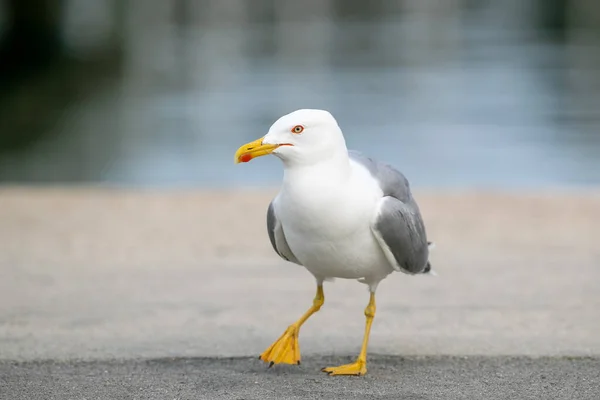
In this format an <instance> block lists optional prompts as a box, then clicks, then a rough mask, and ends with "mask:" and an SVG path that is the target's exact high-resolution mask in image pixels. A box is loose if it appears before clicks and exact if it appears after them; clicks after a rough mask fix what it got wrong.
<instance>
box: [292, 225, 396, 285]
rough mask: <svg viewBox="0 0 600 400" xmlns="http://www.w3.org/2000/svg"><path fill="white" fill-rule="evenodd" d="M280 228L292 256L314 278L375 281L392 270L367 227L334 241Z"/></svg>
mask: <svg viewBox="0 0 600 400" xmlns="http://www.w3.org/2000/svg"><path fill="white" fill-rule="evenodd" d="M284 231H285V232H286V239H287V241H288V244H289V246H290V249H291V250H292V252H293V253H294V255H295V256H296V257H297V258H298V260H299V261H300V262H301V263H302V265H303V266H304V267H305V268H306V269H307V270H309V271H310V272H311V273H312V274H313V275H315V276H317V277H321V278H346V279H362V278H364V279H365V280H366V281H378V280H380V279H382V278H384V277H385V276H387V275H388V274H390V273H391V272H392V271H393V269H392V267H391V266H390V264H389V262H388V261H387V259H386V258H385V255H384V254H383V251H382V250H381V248H380V246H379V244H378V243H377V241H376V240H375V238H374V236H373V234H372V233H371V231H370V230H369V229H368V227H367V229H361V230H360V231H357V232H355V233H354V234H353V235H349V236H346V237H343V238H339V239H335V240H334V239H328V238H324V237H317V238H315V239H314V240H312V239H307V236H306V235H300V234H298V233H297V232H295V230H294V229H293V228H289V227H288V228H287V229H286V227H285V226H284ZM288 232H289V233H288Z"/></svg>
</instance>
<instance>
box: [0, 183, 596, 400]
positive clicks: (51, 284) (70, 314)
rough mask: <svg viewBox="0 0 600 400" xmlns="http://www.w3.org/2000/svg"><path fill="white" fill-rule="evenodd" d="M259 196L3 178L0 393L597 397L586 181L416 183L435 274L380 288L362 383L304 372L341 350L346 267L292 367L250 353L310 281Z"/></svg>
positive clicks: (273, 331) (592, 234)
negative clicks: (445, 186) (8, 182)
mask: <svg viewBox="0 0 600 400" xmlns="http://www.w3.org/2000/svg"><path fill="white" fill-rule="evenodd" d="M274 193H275V192H274V191H228V192H227V191H223V192H201V191H197V192H195V191H190V192H168V193H161V192H153V191H127V190H117V189H106V188H43V189H32V188H4V189H1V190H0V360H3V361H0V398H10V399H18V398H35V397H33V396H34V395H33V394H34V393H38V396H39V394H40V393H44V391H47V393H51V394H52V396H44V397H43V398H100V399H104V398H115V397H119V396H123V397H125V398H144V399H147V398H211V399H213V398H214V399H216V398H247V399H254V398H257V399H258V398H282V397H281V396H283V398H295V397H297V398H311V397H317V396H319V397H322V396H323V394H327V393H334V392H335V393H336V395H335V396H333V395H332V396H333V397H331V396H329V395H328V397H329V398H337V397H336V396H339V398H353V396H354V397H356V398H358V397H357V396H359V395H360V394H361V393H364V394H370V396H371V397H372V398H419V399H421V398H469V397H473V396H474V397H477V396H478V395H477V393H488V392H489V393H491V394H492V395H491V397H490V396H487V395H486V396H485V398H515V397H514V396H512V397H511V393H512V394H515V393H521V394H522V395H523V396H522V397H521V398H529V397H528V396H530V397H531V398H538V397H536V396H537V395H539V394H540V393H542V394H545V395H544V396H543V397H544V398H588V397H586V396H588V395H589V393H591V392H589V391H587V389H589V390H591V391H596V393H600V389H597V388H598V387H599V385H598V375H599V373H598V371H599V370H600V335H598V332H599V331H600V318H599V317H598V309H599V307H600V246H598V240H599V239H598V238H600V224H599V223H598V221H600V194H599V193H597V192H596V193H579V194H573V193H571V194H569V193H556V192H548V193H543V194H539V193H538V194H518V195H517V194H515V195H511V194H502V193H470V192H466V193H435V192H419V191H417V192H416V193H415V195H416V197H417V200H418V201H419V203H420V205H421V209H422V212H423V214H424V217H425V220H426V224H427V227H428V234H429V237H430V238H431V239H432V240H434V241H435V242H436V244H437V247H436V249H435V250H434V251H433V254H432V256H431V259H432V263H433V266H434V269H435V270H436V271H437V273H438V275H439V276H438V277H429V276H418V277H410V276H406V275H401V274H394V275H392V276H390V277H389V278H388V279H386V280H385V281H384V282H383V283H382V284H381V285H380V287H379V289H378V293H377V301H378V303H377V316H376V318H375V322H374V325H373V330H372V335H371V342H370V347H369V351H370V354H371V355H372V356H371V357H370V359H369V373H368V375H367V377H364V378H335V377H327V376H322V375H323V374H322V373H321V372H320V371H319V369H320V367H322V366H323V365H321V364H323V363H337V362H342V361H343V362H347V361H348V360H349V359H350V358H351V357H354V356H355V355H356V353H357V352H358V350H359V347H360V341H361V339H362V333H363V325H364V316H363V309H364V307H365V305H366V303H367V301H368V294H367V291H366V287H365V286H364V285H362V284H359V283H357V282H354V281H345V280H336V281H335V282H333V283H326V285H325V296H326V300H325V306H324V307H323V308H322V310H321V311H320V312H319V313H318V314H316V315H315V316H314V317H312V318H311V319H310V320H309V321H308V322H307V323H306V324H305V325H304V327H303V329H302V333H301V337H300V347H301V351H302V355H303V364H302V366H300V367H295V368H294V367H280V366H276V367H273V368H272V369H270V370H265V369H264V366H263V365H262V364H261V363H260V362H259V361H258V360H256V359H254V358H250V357H256V356H257V355H258V354H259V353H260V352H261V351H262V350H264V348H265V347H266V346H268V345H269V344H270V343H271V342H272V341H273V340H274V339H276V338H277V337H278V336H279V335H280V334H281V332H282V331H283V329H285V327H286V326H287V325H288V324H289V323H291V322H293V321H294V320H295V319H296V318H297V317H298V316H299V315H300V314H301V313H302V312H303V311H304V310H305V309H306V308H307V307H308V306H309V305H310V303H311V300H312V297H313V294H314V289H315V288H314V283H313V280H312V278H311V276H310V275H309V274H308V273H307V272H306V271H305V270H303V269H302V268H301V267H299V266H296V265H292V264H286V263H285V262H283V261H281V260H280V259H279V258H278V257H277V256H276V255H275V253H273V251H272V249H271V247H270V244H269V241H268V238H267V235H266V230H265V211H266V207H267V205H268V202H269V200H270V198H271V197H272V196H273V195H274ZM229 357H239V358H229ZM173 358H174V359H173ZM105 371H106V372H105ZM542 376H545V378H542ZM361 379H363V380H361ZM24 382H31V383H29V384H25V383H24ZM253 382H257V383H253ZM333 382H336V383H333ZM361 382H364V383H361ZM485 382H488V383H485ZM252 385H258V386H252ZM137 386H139V388H137ZM228 387H231V389H227V388H228ZM144 388H145V389H144ZM286 388H289V390H290V391H289V392H286V391H285V390H287V389H286ZM519 388H521V390H522V391H521V392H519ZM544 388H545V389H544ZM586 388H587V389H586ZM144 390H153V392H144ZM246 390H247V391H246ZM543 390H546V391H543ZM575 390H579V391H580V392H577V393H578V395H575V394H577V393H576V392H574V391H575ZM515 391H516V392H515ZM178 393H179V394H178ZM8 394H9V395H8ZM3 396H9V397H3ZM19 396H21V397H19ZM236 396H237V397H236ZM269 396H270V397H269ZM398 396H400V397H398ZM573 396H574V397H573ZM40 398H42V397H40ZM589 398H594V397H589Z"/></svg>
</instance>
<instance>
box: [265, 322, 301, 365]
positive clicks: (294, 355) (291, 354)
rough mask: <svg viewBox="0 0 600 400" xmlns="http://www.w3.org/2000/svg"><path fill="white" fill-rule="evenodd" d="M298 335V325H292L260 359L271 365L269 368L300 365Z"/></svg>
mask: <svg viewBox="0 0 600 400" xmlns="http://www.w3.org/2000/svg"><path fill="white" fill-rule="evenodd" d="M298 333H299V327H298V326H296V324H293V325H290V326H289V327H288V328H287V329H286V331H285V332H284V333H283V335H281V336H280V337H279V339H277V340H276V341H275V342H273V344H272V345H271V346H269V348H268V349H266V350H265V351H264V352H263V353H262V354H261V355H260V356H259V357H258V359H259V360H263V361H264V362H266V363H269V367H272V366H273V364H300V345H299V344H298Z"/></svg>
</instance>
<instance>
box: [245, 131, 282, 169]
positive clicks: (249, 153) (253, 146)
mask: <svg viewBox="0 0 600 400" xmlns="http://www.w3.org/2000/svg"><path fill="white" fill-rule="evenodd" d="M263 138H264V137H261V138H260V139H256V140H255V141H253V142H250V143H246V144H245V145H243V146H241V147H240V148H239V149H237V151H236V152H235V159H234V162H235V163H236V164H237V163H240V162H248V161H250V160H252V159H253V158H256V157H260V156H265V155H267V154H271V153H272V152H273V150H275V149H276V148H278V147H279V145H278V144H263V142H262V141H263Z"/></svg>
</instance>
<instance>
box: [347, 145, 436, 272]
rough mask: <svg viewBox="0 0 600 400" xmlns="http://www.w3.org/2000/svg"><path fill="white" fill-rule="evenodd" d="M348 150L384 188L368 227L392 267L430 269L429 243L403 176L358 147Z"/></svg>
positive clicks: (416, 270)
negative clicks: (357, 148)
mask: <svg viewBox="0 0 600 400" xmlns="http://www.w3.org/2000/svg"><path fill="white" fill-rule="evenodd" d="M348 154H349V156H350V158H351V159H352V160H354V161H355V162H357V163H359V164H361V165H362V166H364V167H365V168H367V169H368V170H369V172H370V173H371V175H372V176H373V177H374V178H375V179H376V180H377V182H378V183H379V187H380V188H381V190H382V191H383V197H382V199H381V200H380V201H379V204H378V213H377V216H376V217H375V220H374V221H373V223H372V226H371V229H372V230H373V233H374V234H375V237H376V239H377V241H378V242H379V244H380V245H381V248H382V249H383V252H384V253H385V255H386V257H387V259H388V261H389V262H390V264H392V267H393V268H394V269H395V270H396V271H401V272H404V273H407V274H419V273H426V272H429V271H430V269H431V266H430V265H429V261H428V259H429V248H428V245H429V244H430V243H429V242H428V241H427V234H426V231H425V225H424V223H423V219H422V217H421V212H420V211H419V206H418V205H417V203H416V201H415V200H414V198H413V197H412V194H411V191H410V185H409V183H408V180H407V179H406V177H405V176H404V175H403V174H402V173H401V172H400V171H398V170H396V169H395V168H393V167H392V166H390V165H388V164H385V163H382V162H379V161H375V160H372V159H371V158H368V157H366V156H364V155H362V154H361V153H359V152H357V151H352V150H351V151H349V152H348Z"/></svg>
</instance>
